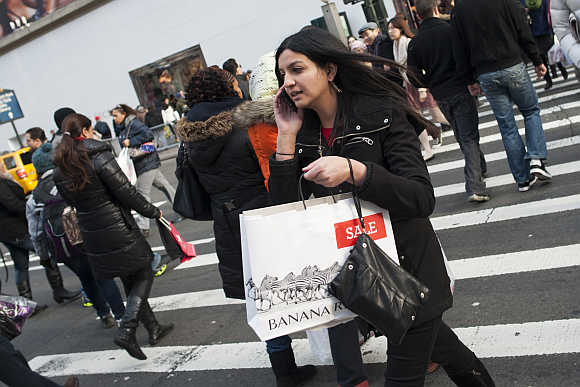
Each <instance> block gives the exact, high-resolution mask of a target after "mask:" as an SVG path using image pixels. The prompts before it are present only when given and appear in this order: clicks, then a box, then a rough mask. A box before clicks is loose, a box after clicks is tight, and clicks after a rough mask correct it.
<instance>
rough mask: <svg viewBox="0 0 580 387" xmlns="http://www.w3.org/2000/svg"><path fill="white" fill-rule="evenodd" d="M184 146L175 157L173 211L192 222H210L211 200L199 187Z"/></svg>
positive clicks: (203, 189) (199, 184)
mask: <svg viewBox="0 0 580 387" xmlns="http://www.w3.org/2000/svg"><path fill="white" fill-rule="evenodd" d="M185 152H186V151H185V146H184V145H182V148H180V149H179V154H178V157H177V169H176V170H175V176H176V177H177V189H176V191H175V198H174V199H173V211H175V212H177V213H178V214H180V215H181V216H183V217H186V218H188V219H193V220H212V219H213V217H212V214H211V199H210V197H209V194H208V193H207V192H206V190H205V188H203V186H202V185H201V183H200V181H199V177H198V176H197V173H196V172H195V170H194V169H193V168H192V167H191V165H189V161H188V158H187V154H186V153H185Z"/></svg>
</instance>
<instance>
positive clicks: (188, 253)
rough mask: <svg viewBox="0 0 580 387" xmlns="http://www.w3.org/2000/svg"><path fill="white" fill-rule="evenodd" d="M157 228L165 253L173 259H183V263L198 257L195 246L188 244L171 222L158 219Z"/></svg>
mask: <svg viewBox="0 0 580 387" xmlns="http://www.w3.org/2000/svg"><path fill="white" fill-rule="evenodd" d="M157 226H158V227H159V235H160V237H161V241H162V242H163V246H165V251H166V252H167V255H169V257H171V259H181V262H182V263H183V262H186V261H189V260H190V259H191V258H194V257H195V256H197V254H196V252H195V245H194V244H193V243H189V242H186V241H185V240H184V239H183V237H182V236H181V234H180V233H179V231H177V230H176V229H175V227H174V226H173V224H171V222H170V221H168V220H167V219H165V218H163V217H161V218H159V219H157Z"/></svg>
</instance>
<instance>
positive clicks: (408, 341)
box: [385, 317, 476, 387]
mask: <svg viewBox="0 0 580 387" xmlns="http://www.w3.org/2000/svg"><path fill="white" fill-rule="evenodd" d="M429 360H432V361H434V362H436V363H439V364H441V366H442V367H443V369H444V370H445V372H447V374H448V375H450V376H452V375H459V374H464V373H468V372H470V371H471V370H472V369H473V368H474V366H475V363H476V357H475V354H474V353H473V352H471V350H470V349H469V348H467V347H466V346H465V344H463V343H462V342H461V341H460V340H459V338H458V337H457V336H456V335H455V333H453V331H452V330H451V328H449V327H448V326H447V324H445V323H444V322H443V321H442V320H441V317H438V318H436V319H433V320H430V321H427V322H425V323H423V324H421V325H418V326H415V327H412V328H411V329H410V330H409V332H407V335H406V336H405V339H404V340H403V342H402V343H401V344H399V345H395V344H389V345H388V348H387V369H386V371H385V386H386V387H422V386H423V385H424V383H425V371H426V369H427V365H428V364H429Z"/></svg>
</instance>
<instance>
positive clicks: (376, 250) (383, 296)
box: [329, 160, 429, 344]
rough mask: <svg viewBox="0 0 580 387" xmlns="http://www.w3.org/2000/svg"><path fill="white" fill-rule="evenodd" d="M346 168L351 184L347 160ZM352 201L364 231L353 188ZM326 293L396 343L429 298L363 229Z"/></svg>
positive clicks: (416, 281)
mask: <svg viewBox="0 0 580 387" xmlns="http://www.w3.org/2000/svg"><path fill="white" fill-rule="evenodd" d="M349 166H350V168H351V177H352V178H353V181H354V177H353V174H352V166H351V165H350V160H349ZM353 198H354V203H355V207H356V209H357V213H358V217H359V220H360V222H361V226H362V228H363V230H365V226H364V220H363V217H362V210H361V205H360V199H359V197H358V193H357V192H356V188H355V190H354V191H353ZM329 292H330V293H331V294H332V295H333V296H335V297H336V298H338V299H339V300H340V301H341V302H342V303H343V304H344V306H346V307H347V308H348V309H350V310H351V311H353V312H354V313H356V314H358V315H359V316H360V317H362V318H363V319H365V320H366V321H368V322H369V323H370V324H372V325H374V326H375V327H376V328H377V329H378V330H380V331H381V332H382V333H384V334H385V335H386V336H387V339H388V341H389V342H390V343H396V344H400V343H401V342H402V341H403V339H404V337H405V334H406V333H407V331H408V330H409V328H410V327H411V325H412V324H413V322H414V321H415V319H416V317H417V314H418V313H419V311H420V309H421V306H422V305H423V304H425V303H426V302H427V300H428V299H429V289H428V288H427V287H426V286H425V285H423V284H422V283H421V282H419V281H418V280H417V279H416V278H415V277H413V276H412V275H411V274H409V273H408V272H406V271H405V270H404V269H403V268H402V267H401V266H399V265H397V264H396V263H395V261H393V260H392V259H391V258H390V257H389V256H388V255H387V254H386V253H385V252H384V251H383V250H382V249H381V248H380V247H379V246H378V245H377V244H376V243H375V242H374V241H373V240H372V239H371V237H370V236H369V235H368V234H367V233H366V230H365V232H364V233H363V234H361V235H360V236H359V237H358V239H357V241H356V244H355V246H354V248H353V249H352V251H351V253H350V255H349V256H348V258H347V259H346V262H345V263H344V265H343V267H342V269H341V271H340V272H339V273H338V275H337V276H336V278H335V279H334V280H333V281H332V282H331V283H330V285H329Z"/></svg>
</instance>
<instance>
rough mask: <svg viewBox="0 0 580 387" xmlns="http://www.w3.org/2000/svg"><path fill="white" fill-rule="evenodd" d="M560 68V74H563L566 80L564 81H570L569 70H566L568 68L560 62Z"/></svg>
mask: <svg viewBox="0 0 580 387" xmlns="http://www.w3.org/2000/svg"><path fill="white" fill-rule="evenodd" d="M558 68H559V69H560V72H561V73H562V78H564V80H567V79H568V70H566V67H564V65H563V64H562V63H560V62H558Z"/></svg>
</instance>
